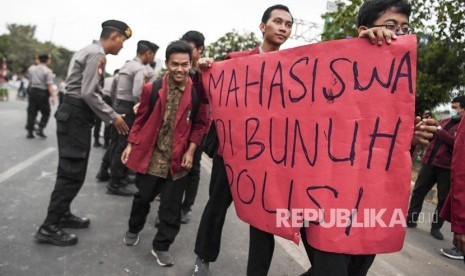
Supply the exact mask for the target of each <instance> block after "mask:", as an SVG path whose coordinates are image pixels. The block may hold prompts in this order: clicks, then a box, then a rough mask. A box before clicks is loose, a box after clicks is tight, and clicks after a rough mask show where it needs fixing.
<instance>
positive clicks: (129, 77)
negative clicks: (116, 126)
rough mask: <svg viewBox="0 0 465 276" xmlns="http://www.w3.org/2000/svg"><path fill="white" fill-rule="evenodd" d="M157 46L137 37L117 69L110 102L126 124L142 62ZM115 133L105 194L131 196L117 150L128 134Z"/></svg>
mask: <svg viewBox="0 0 465 276" xmlns="http://www.w3.org/2000/svg"><path fill="white" fill-rule="evenodd" d="M158 48H159V47H158V45H156V44H155V43H152V42H150V41H147V40H141V41H139V42H138V43H137V55H136V57H135V58H134V59H132V60H130V61H128V62H126V63H125V64H124V65H123V67H121V68H120V70H119V77H118V83H117V86H116V99H115V102H114V103H113V106H114V109H115V111H116V112H118V113H119V114H125V116H124V120H125V121H126V124H127V125H128V126H129V128H131V126H132V125H133V123H134V119H135V114H134V111H133V107H134V105H135V104H136V103H138V102H139V101H140V95H141V93H142V87H143V85H144V83H145V81H146V79H147V69H146V65H147V64H149V63H150V62H151V61H153V60H154V58H155V55H156V53H157V50H158ZM114 133H115V132H114ZM115 134H116V135H114V136H113V137H112V139H111V146H110V151H111V154H110V157H111V169H110V172H111V175H110V182H109V184H108V187H107V194H110V195H120V196H133V195H134V192H135V191H131V190H129V189H127V187H126V186H127V182H125V178H126V176H127V174H128V169H127V168H126V166H125V165H124V164H123V163H122V162H121V154H122V153H123V150H124V149H125V148H126V146H127V138H128V137H127V135H124V134H118V133H115Z"/></svg>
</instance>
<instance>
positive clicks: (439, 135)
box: [422, 118, 460, 169]
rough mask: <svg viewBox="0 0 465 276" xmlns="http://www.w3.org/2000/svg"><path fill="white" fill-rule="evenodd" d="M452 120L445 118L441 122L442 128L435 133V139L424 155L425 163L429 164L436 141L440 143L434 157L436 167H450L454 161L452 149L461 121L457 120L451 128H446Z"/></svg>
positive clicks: (433, 161)
mask: <svg viewBox="0 0 465 276" xmlns="http://www.w3.org/2000/svg"><path fill="white" fill-rule="evenodd" d="M450 121H451V119H450V118H449V119H444V120H441V121H440V122H439V124H440V125H441V127H442V129H441V130H440V131H438V132H436V134H434V137H433V139H432V140H431V142H430V143H429V146H428V148H427V149H426V152H425V155H424V156H423V159H422V162H423V164H427V163H428V161H429V159H430V156H431V152H432V151H433V148H434V145H435V144H436V142H439V143H440V146H439V149H438V151H437V152H436V155H435V156H434V157H433V160H432V162H431V164H432V165H433V166H436V167H440V168H444V169H450V164H451V162H452V150H453V149H454V141H455V135H456V133H457V129H458V127H459V123H460V122H459V121H457V122H456V123H455V124H454V125H453V126H452V127H451V128H449V129H448V130H446V129H445V127H446V125H447V124H448V123H449V122H450Z"/></svg>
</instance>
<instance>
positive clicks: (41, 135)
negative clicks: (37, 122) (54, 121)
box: [36, 128, 47, 138]
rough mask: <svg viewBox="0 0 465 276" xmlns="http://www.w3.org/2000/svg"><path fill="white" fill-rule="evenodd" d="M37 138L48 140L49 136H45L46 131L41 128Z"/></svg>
mask: <svg viewBox="0 0 465 276" xmlns="http://www.w3.org/2000/svg"><path fill="white" fill-rule="evenodd" d="M36 134H37V136H39V137H42V138H47V135H45V134H44V129H43V128H39V129H38V130H37V132H36Z"/></svg>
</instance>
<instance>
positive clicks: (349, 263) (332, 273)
mask: <svg viewBox="0 0 465 276" xmlns="http://www.w3.org/2000/svg"><path fill="white" fill-rule="evenodd" d="M308 247H309V248H310V250H311V251H310V256H309V257H310V263H311V264H312V267H311V268H310V269H309V270H308V271H307V272H306V273H304V274H302V275H301V276H304V275H305V276H365V275H367V273H368V270H369V269H370V267H371V265H372V264H373V261H374V260H375V257H376V255H350V254H342V253H331V252H325V251H321V250H318V249H316V248H313V247H311V246H308ZM307 253H309V252H307Z"/></svg>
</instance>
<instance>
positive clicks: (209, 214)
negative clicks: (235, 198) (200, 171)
mask: <svg viewBox="0 0 465 276" xmlns="http://www.w3.org/2000/svg"><path fill="white" fill-rule="evenodd" d="M209 196H210V197H209V199H208V202H207V204H206V205H205V209H204V210H203V213H202V218H201V219H200V225H199V229H198V231H197V238H196V240H195V253H196V254H197V256H199V257H200V258H201V259H203V260H205V261H207V262H214V261H216V259H217V258H218V254H219V253H220V246H221V233H222V231H223V225H224V220H225V217H226V212H227V211H228V208H229V206H230V205H231V203H232V196H231V190H230V188H229V182H228V177H227V175H226V170H225V168H224V162H223V158H222V157H221V156H219V155H217V154H215V155H214V156H213V167H212V173H211V178H210V188H209Z"/></svg>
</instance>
